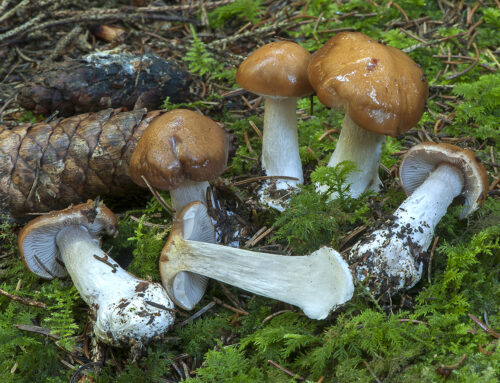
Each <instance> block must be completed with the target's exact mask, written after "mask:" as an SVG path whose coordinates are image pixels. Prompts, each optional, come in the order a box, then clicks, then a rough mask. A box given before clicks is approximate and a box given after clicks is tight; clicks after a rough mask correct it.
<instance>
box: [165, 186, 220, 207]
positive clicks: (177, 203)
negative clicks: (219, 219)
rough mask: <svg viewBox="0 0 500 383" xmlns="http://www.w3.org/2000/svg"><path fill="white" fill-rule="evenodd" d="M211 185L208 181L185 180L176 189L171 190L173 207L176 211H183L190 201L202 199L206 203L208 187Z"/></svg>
mask: <svg viewBox="0 0 500 383" xmlns="http://www.w3.org/2000/svg"><path fill="white" fill-rule="evenodd" d="M209 187H210V184H209V183H208V182H207V181H201V182H197V181H191V180H186V181H184V182H183V183H182V184H181V185H180V186H179V187H177V188H176V189H172V190H170V198H171V200H172V207H173V208H174V210H175V211H177V212H179V211H181V210H182V209H183V208H184V206H186V205H187V204H188V203H191V202H194V201H200V202H203V203H204V204H206V203H207V198H206V195H207V188H209Z"/></svg>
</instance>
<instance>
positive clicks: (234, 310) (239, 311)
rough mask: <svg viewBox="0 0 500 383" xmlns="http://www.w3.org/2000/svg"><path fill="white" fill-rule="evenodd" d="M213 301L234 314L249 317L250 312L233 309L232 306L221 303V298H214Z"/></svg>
mask: <svg viewBox="0 0 500 383" xmlns="http://www.w3.org/2000/svg"><path fill="white" fill-rule="evenodd" d="M213 300H214V302H215V303H217V304H219V305H221V306H222V307H224V308H226V309H228V310H231V311H232V312H234V313H236V314H240V315H248V311H245V310H242V309H239V308H236V307H233V306H231V305H228V304H227V303H224V302H223V301H221V300H220V299H219V298H216V297H213Z"/></svg>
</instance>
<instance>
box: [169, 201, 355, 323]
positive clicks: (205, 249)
mask: <svg viewBox="0 0 500 383" xmlns="http://www.w3.org/2000/svg"><path fill="white" fill-rule="evenodd" d="M213 236H214V229H213V226H212V224H211V221H210V218H209V216H208V214H207V208H206V206H205V205H204V204H202V203H200V202H193V203H191V204H188V205H186V207H185V208H184V209H183V210H182V211H181V212H180V214H178V215H177V217H176V221H175V222H174V225H173V227H172V232H171V234H170V237H169V239H168V241H167V243H166V245H165V247H164V248H163V250H162V254H161V257H160V274H161V277H162V282H163V286H164V287H165V289H166V290H167V291H168V293H169V295H170V297H171V298H172V299H173V300H174V302H175V303H176V304H178V305H179V306H180V307H182V308H185V309H188V310H189V309H192V308H193V307H194V305H195V304H196V303H198V301H199V300H200V299H201V297H202V296H203V293H204V291H205V284H204V283H205V282H204V281H203V283H201V284H200V280H199V278H198V277H201V276H204V277H210V278H213V279H216V280H219V281H221V282H225V283H228V284H231V285H233V286H236V287H240V288H242V289H245V290H248V291H250V292H253V293H255V294H259V295H263V296H266V297H269V298H273V299H277V300H281V301H283V302H287V303H291V304H293V305H296V306H299V307H300V308H301V309H302V310H303V311H304V313H305V314H306V315H307V316H309V317H310V318H314V319H323V318H325V317H326V316H327V315H328V313H329V312H330V311H331V310H333V309H334V308H335V307H337V306H338V305H341V304H343V303H344V302H346V301H348V300H349V299H350V298H351V296H352V294H353V290H354V288H353V281H352V275H351V272H350V270H349V268H348V265H347V263H346V262H345V261H344V260H343V259H342V257H341V256H340V254H339V253H338V252H336V251H335V250H333V249H331V248H328V247H323V248H321V249H319V250H317V251H315V252H314V253H312V254H311V255H307V256H296V257H291V256H282V255H276V254H267V253H259V252H254V251H248V250H241V249H236V248H232V247H228V246H222V245H216V244H213V243H209V242H213ZM186 272H189V273H186Z"/></svg>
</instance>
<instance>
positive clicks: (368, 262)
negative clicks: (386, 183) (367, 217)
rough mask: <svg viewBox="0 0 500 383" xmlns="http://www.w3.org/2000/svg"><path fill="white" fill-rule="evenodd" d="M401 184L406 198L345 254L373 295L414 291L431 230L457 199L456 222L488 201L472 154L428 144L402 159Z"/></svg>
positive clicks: (482, 173) (481, 169) (485, 184)
mask: <svg viewBox="0 0 500 383" xmlns="http://www.w3.org/2000/svg"><path fill="white" fill-rule="evenodd" d="M399 178H400V181H401V184H402V186H403V188H404V190H405V192H406V194H407V195H408V198H407V199H406V200H405V201H404V202H403V203H402V204H401V205H400V206H399V207H398V209H397V210H396V211H395V212H394V214H393V216H392V218H391V220H390V221H388V222H386V223H385V224H384V225H383V227H381V228H378V229H376V230H374V231H373V232H371V233H370V234H368V235H366V236H364V238H362V239H361V240H360V241H358V242H357V243H356V244H355V245H354V246H353V247H352V248H351V250H350V251H349V253H348V254H347V259H348V262H349V265H350V266H351V268H352V269H353V270H354V273H355V276H356V279H357V280H359V281H364V280H366V281H365V282H366V285H367V287H368V288H369V289H370V290H371V291H372V292H373V293H375V294H380V293H385V292H389V293H390V294H393V293H395V292H397V291H399V290H402V289H408V288H410V287H412V286H414V285H415V284H416V283H417V282H418V281H419V280H420V277H421V275H422V269H423V253H424V252H425V251H426V250H427V249H428V248H429V246H430V244H431V241H432V237H433V235H434V229H435V227H436V225H437V224H438V223H439V221H440V220H441V218H442V217H443V216H444V215H445V214H446V210H447V209H448V206H450V204H451V203H452V202H453V200H454V199H456V198H457V197H461V198H462V199H463V204H464V208H463V209H462V212H461V214H460V218H465V217H467V216H468V215H469V214H471V213H472V212H474V211H475V210H476V209H478V208H479V206H480V205H481V203H482V201H483V200H484V198H485V197H486V194H487V190H488V179H487V176H486V170H485V169H484V167H483V166H482V164H481V163H480V162H478V160H477V159H476V157H475V156H474V153H472V152H471V151H470V150H466V149H461V148H459V147H457V146H454V145H449V144H435V143H432V142H427V143H422V144H419V145H417V146H414V147H413V148H411V149H410V150H408V152H407V153H406V155H405V156H404V158H403V160H402V163H401V166H400V170H399Z"/></svg>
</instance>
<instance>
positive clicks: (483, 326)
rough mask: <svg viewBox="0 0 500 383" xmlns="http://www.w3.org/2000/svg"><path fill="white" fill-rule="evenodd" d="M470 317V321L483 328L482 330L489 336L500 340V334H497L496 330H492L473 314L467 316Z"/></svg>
mask: <svg viewBox="0 0 500 383" xmlns="http://www.w3.org/2000/svg"><path fill="white" fill-rule="evenodd" d="M467 315H468V316H469V318H470V319H472V320H473V321H474V322H475V323H476V324H477V325H478V326H479V327H481V329H483V330H484V331H486V332H487V333H488V334H490V335H492V336H494V337H495V338H497V339H500V334H499V333H497V332H496V331H495V330H493V329H492V328H490V327H488V326H487V325H486V323H483V322H482V321H481V320H479V319H478V318H477V317H476V316H474V315H472V314H467Z"/></svg>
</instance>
